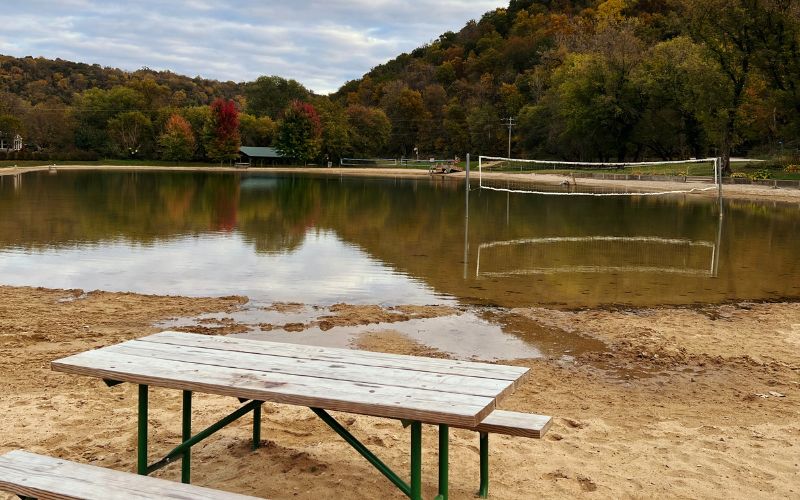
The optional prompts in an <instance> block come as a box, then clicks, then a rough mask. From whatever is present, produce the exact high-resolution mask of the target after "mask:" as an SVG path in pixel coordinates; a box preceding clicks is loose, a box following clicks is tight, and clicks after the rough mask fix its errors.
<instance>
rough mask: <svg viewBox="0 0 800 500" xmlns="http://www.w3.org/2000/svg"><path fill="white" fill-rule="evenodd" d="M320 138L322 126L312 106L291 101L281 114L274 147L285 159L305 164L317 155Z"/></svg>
mask: <svg viewBox="0 0 800 500" xmlns="http://www.w3.org/2000/svg"><path fill="white" fill-rule="evenodd" d="M321 137H322V125H321V123H320V118H319V114H318V113H317V110H316V109H314V106H312V105H311V104H309V103H307V102H303V101H292V102H291V104H289V107H288V108H286V110H285V111H284V112H283V118H282V119H281V122H280V125H279V126H278V135H277V137H276V138H275V147H276V148H277V149H278V151H279V152H280V153H281V154H282V155H283V156H284V157H285V158H292V159H294V160H296V161H298V162H299V163H303V164H306V163H308V162H309V161H310V160H312V159H313V158H316V157H317V155H318V154H319V151H320V139H321Z"/></svg>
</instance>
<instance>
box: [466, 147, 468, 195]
mask: <svg viewBox="0 0 800 500" xmlns="http://www.w3.org/2000/svg"><path fill="white" fill-rule="evenodd" d="M466 172H467V177H466V179H467V181H466V182H467V193H469V153H467V170H466Z"/></svg>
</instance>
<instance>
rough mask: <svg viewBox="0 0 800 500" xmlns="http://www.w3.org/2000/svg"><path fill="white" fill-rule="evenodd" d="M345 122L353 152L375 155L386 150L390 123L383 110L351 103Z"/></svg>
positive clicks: (362, 155) (364, 155)
mask: <svg viewBox="0 0 800 500" xmlns="http://www.w3.org/2000/svg"><path fill="white" fill-rule="evenodd" d="M347 123H348V133H349V136H350V137H349V142H350V147H351V148H352V151H353V154H355V155H356V156H361V157H375V156H380V155H382V154H383V153H384V152H385V151H386V146H387V145H388V143H389V138H390V136H391V132H392V124H391V122H389V118H388V117H387V116H386V113H384V112H383V110H381V109H379V108H371V107H367V106H362V105H360V104H351V105H350V106H348V107H347Z"/></svg>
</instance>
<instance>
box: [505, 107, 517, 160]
mask: <svg viewBox="0 0 800 500" xmlns="http://www.w3.org/2000/svg"><path fill="white" fill-rule="evenodd" d="M515 122H516V118H512V117H510V116H509V117H508V118H505V119H504V120H503V125H506V126H507V127H508V158H511V129H512V128H513V127H514V125H516V123H515Z"/></svg>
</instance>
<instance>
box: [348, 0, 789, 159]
mask: <svg viewBox="0 0 800 500" xmlns="http://www.w3.org/2000/svg"><path fill="white" fill-rule="evenodd" d="M799 3H800V2H797V1H792V0H789V1H785V2H774V1H771V0H606V1H603V0H594V1H593V0H582V1H581V0H575V1H570V0H553V1H547V0H538V1H536V0H512V1H511V2H510V4H509V6H508V8H505V9H497V10H494V11H491V12H488V13H486V14H485V15H484V16H483V17H482V18H481V19H480V20H478V21H470V22H469V23H467V25H466V26H464V27H463V28H462V29H461V30H460V31H458V32H447V33H444V34H442V35H441V36H439V37H438V38H437V39H435V40H434V41H432V42H431V43H429V44H427V45H425V46H423V47H420V48H418V49H416V50H414V51H412V52H411V53H410V54H402V55H400V56H398V57H397V58H395V59H393V60H391V61H389V62H387V63H386V64H383V65H380V66H378V67H376V68H374V69H373V70H372V71H370V72H369V73H367V74H366V75H365V76H364V77H363V78H361V79H359V80H356V81H351V82H348V83H347V84H345V85H344V86H343V87H342V88H341V89H340V90H339V91H338V92H337V93H336V94H335V95H334V96H333V97H334V98H335V99H337V100H339V102H341V103H343V104H348V105H354V104H358V105H365V106H378V107H380V108H382V109H383V110H384V111H385V113H386V114H387V115H388V117H389V119H390V121H391V123H392V143H391V149H393V150H396V151H405V152H409V151H411V150H412V148H413V147H419V149H420V151H425V152H426V153H428V152H442V153H458V152H462V151H472V152H473V153H474V152H480V153H481V154H503V155H505V154H506V147H507V146H506V143H507V134H508V128H507V127H506V126H504V121H505V120H506V119H507V118H512V119H513V121H514V122H515V124H516V125H515V127H514V128H513V129H512V131H513V151H512V155H513V156H527V157H550V158H553V157H556V158H565V159H584V160H595V159H602V160H607V159H623V158H681V157H682V158H687V157H689V156H705V155H708V154H714V153H721V154H723V155H724V154H725V153H727V152H728V151H729V150H730V149H731V148H733V152H734V153H747V152H753V153H768V152H775V151H776V150H777V149H778V147H779V146H780V148H781V149H783V147H784V146H785V147H787V150H788V146H793V147H795V148H796V147H797V140H796V139H795V138H796V137H797V132H798V125H799V124H800V92H798V83H797V82H800V49H798V47H800V43H799V41H800V37H798V33H800V29H798V26H800V23H798V17H799V16H798V11H800V6H799V5H798V4H799Z"/></svg>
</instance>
